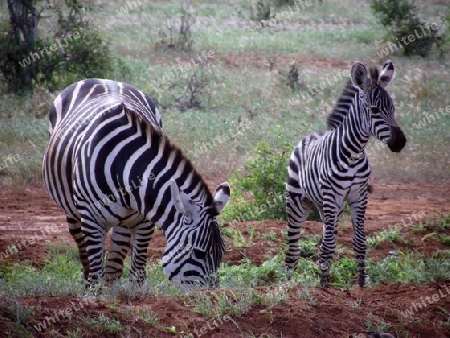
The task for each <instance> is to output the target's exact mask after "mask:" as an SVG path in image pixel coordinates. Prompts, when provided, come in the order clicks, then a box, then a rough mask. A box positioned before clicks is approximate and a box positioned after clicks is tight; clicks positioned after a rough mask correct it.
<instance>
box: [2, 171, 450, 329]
mask: <svg viewBox="0 0 450 338" xmlns="http://www.w3.org/2000/svg"><path fill="white" fill-rule="evenodd" d="M214 181H215V179H214ZM211 183H212V182H211ZM211 186H215V185H213V184H211ZM374 186H375V191H374V193H373V194H371V196H370V202H369V207H368V211H367V220H366V231H367V233H368V234H369V235H370V234H373V233H375V232H377V231H380V230H382V229H385V228H387V227H389V226H393V225H394V224H399V225H398V226H399V228H400V230H401V232H402V234H404V235H405V237H406V239H407V240H408V241H407V243H397V244H396V243H392V242H385V243H382V245H380V246H379V247H377V248H375V249H372V250H370V251H369V253H368V256H369V257H370V258H376V259H377V258H380V257H385V256H386V255H387V254H388V253H389V252H390V251H392V250H401V251H405V250H408V251H417V252H421V253H424V254H427V255H428V254H433V253H436V252H437V251H438V250H441V249H445V248H447V249H448V247H445V246H444V245H443V244H441V243H440V242H439V241H438V240H437V239H436V236H431V237H429V238H427V239H424V238H423V236H424V233H414V232H411V231H409V230H410V229H409V222H410V220H409V218H410V219H411V220H413V221H415V222H414V223H415V224H417V223H418V221H420V220H422V221H425V220H426V219H429V218H433V217H435V215H436V212H446V213H449V212H450V203H449V202H450V189H449V187H448V186H442V185H441V186H437V185H426V184H420V185H412V184H411V185H376V184H375V185H374ZM402 220H403V223H402ZM228 226H229V227H232V228H235V229H237V230H239V231H241V232H242V233H243V234H244V237H245V238H246V239H248V238H249V235H248V229H249V227H254V230H255V236H254V238H253V240H252V241H251V242H247V243H244V245H243V246H242V247H237V248H236V247H232V245H231V243H232V239H231V238H228V237H227V238H226V242H227V252H226V255H225V258H224V261H226V262H228V263H229V264H239V262H240V261H241V259H242V258H244V257H246V258H248V259H250V260H251V261H252V262H254V263H256V264H260V263H261V262H263V261H264V260H266V259H267V258H268V257H271V256H273V255H274V254H276V253H277V252H279V248H280V245H281V243H284V241H285V240H284V239H283V237H282V235H281V232H282V231H284V230H285V223H284V222H279V221H266V222H244V223H236V224H234V223H233V224H230V225H228ZM304 229H305V230H304V233H305V234H320V231H321V225H320V224H319V223H317V222H307V223H306V225H305V227H304ZM271 231H273V232H274V233H275V237H276V238H275V239H273V240H268V239H266V237H267V236H266V237H265V236H264V235H266V234H268V233H270V232H271ZM337 241H338V244H339V245H340V246H342V247H346V248H347V249H349V250H351V241H352V229H351V226H350V225H349V222H348V221H346V222H344V224H340V226H339V230H338V238H337ZM14 244H15V245H16V247H17V248H18V249H19V252H17V253H14V254H12V253H11V250H10V248H11V245H14ZM47 244H52V245H70V246H73V245H74V242H73V241H72V238H71V237H70V235H69V234H68V231H67V229H66V225H65V219H64V215H63V213H62V212H61V211H60V210H59V208H58V207H57V206H56V205H55V204H54V203H53V201H52V200H51V199H50V198H49V197H48V194H47V192H46V191H45V189H44V188H43V187H40V186H28V187H26V188H22V187H2V188H1V189H0V253H2V254H3V256H1V258H2V259H1V261H0V271H1V268H2V266H5V265H8V264H10V263H13V262H19V261H20V262H24V261H28V262H30V263H31V264H33V265H35V266H39V265H41V264H42V262H43V261H44V260H45V257H46V255H47ZM164 246H165V241H164V238H163V237H162V235H161V233H160V232H157V233H156V234H155V236H154V238H153V239H152V241H151V244H150V247H149V257H150V259H153V260H155V259H160V258H161V255H162V253H163V250H164ZM349 252H351V251H349ZM5 256H6V257H5ZM0 287H1V279H0ZM439 292H440V294H439ZM291 293H297V294H298V290H292V291H291ZM433 295H440V296H439V299H438V300H437V301H435V302H433V303H432V304H430V305H427V306H426V307H425V308H423V309H420V310H419V311H417V312H414V314H413V316H412V317H402V316H401V315H400V312H399V311H401V310H403V311H404V310H405V309H408V308H410V307H411V306H413V305H414V304H416V306H419V304H420V302H422V301H424V302H425V300H424V299H425V297H426V296H430V297H432V296H433ZM449 295H450V281H440V282H438V283H436V284H433V285H404V284H398V283H381V284H380V285H378V286H376V287H373V288H367V289H365V290H360V289H357V288H355V289H351V290H344V291H343V290H337V289H334V288H331V289H328V290H322V289H320V288H312V289H311V297H312V298H310V300H309V301H308V300H305V299H302V298H301V297H298V296H295V295H293V297H290V300H289V301H288V302H287V303H279V304H277V305H276V306H273V307H264V306H256V307H252V308H251V310H249V311H248V312H247V313H246V314H245V315H242V316H231V318H232V321H227V322H223V323H219V322H217V321H216V322H214V321H211V320H210V321H207V319H205V318H204V317H202V316H201V315H200V314H198V313H196V312H194V311H193V309H191V308H190V307H189V306H188V305H185V304H184V302H183V300H182V299H179V298H169V297H152V296H147V297H146V298H145V299H137V300H132V301H129V300H128V301H127V300H120V301H118V303H117V304H111V303H110V302H109V303H108V302H106V301H102V300H100V299H96V298H92V299H78V298H76V297H32V298H22V299H20V300H19V302H20V303H21V304H22V305H25V306H33V307H35V309H39V311H36V310H35V312H34V318H35V320H36V322H39V321H41V320H45V318H46V316H48V317H52V316H54V315H55V313H56V312H55V311H57V310H66V309H71V308H75V309H78V310H77V311H76V312H75V313H74V315H73V316H72V317H71V318H62V319H60V320H58V321H57V322H56V323H55V324H54V325H53V329H52V331H49V330H47V331H46V332H45V333H39V334H38V332H37V331H36V330H34V329H33V328H31V329H30V332H34V333H35V336H39V337H44V336H52V337H53V336H63V334H64V333H66V332H68V331H74V330H76V329H77V328H81V329H82V330H83V331H84V332H89V335H88V336H89V337H104V336H117V337H119V336H121V335H113V334H106V333H102V332H98V331H96V330H95V329H92V328H89V327H87V326H86V324H85V322H84V320H83V318H84V317H85V316H86V315H89V316H90V317H97V316H98V315H100V314H104V315H107V316H109V317H111V318H119V319H120V321H121V323H122V326H123V327H125V326H129V327H130V328H131V331H130V332H129V335H128V336H131V337H140V336H144V337H166V336H167V337H169V336H177V335H178V336H179V335H180V332H184V334H185V335H187V334H188V333H191V334H192V337H198V336H202V337H217V338H218V337H244V336H251V334H254V336H256V337H269V335H270V336H275V337H280V336H281V333H282V337H367V336H368V335H366V332H365V331H367V323H365V321H367V315H368V314H369V313H370V314H371V315H370V316H371V321H372V322H373V323H380V322H381V321H382V320H383V321H384V322H388V323H389V324H390V325H389V329H387V331H388V332H390V333H396V335H397V337H450V296H449ZM1 301H4V300H0V302H1ZM413 302H414V304H413ZM73 304H75V305H73ZM5 308H6V307H5V306H0V336H7V335H8V333H9V334H10V336H13V337H16V336H17V337H19V336H22V335H21V334H20V333H17V331H15V327H16V326H15V323H14V315H13V314H11V313H9V312H8V311H6V310H5ZM130 308H133V309H134V310H136V309H137V308H144V309H148V310H150V311H151V312H152V313H154V314H155V315H156V316H157V317H158V318H159V322H158V325H157V326H156V327H154V326H151V325H149V324H146V323H145V322H143V321H142V320H138V319H136V318H135V317H133V316H132V315H131V314H130V313H131V312H130V311H129V309H130ZM171 326H175V328H176V332H177V334H173V333H169V332H168V331H167V327H171ZM33 330H34V331H33ZM196 332H197V333H196ZM123 334H124V331H122V335H123Z"/></svg>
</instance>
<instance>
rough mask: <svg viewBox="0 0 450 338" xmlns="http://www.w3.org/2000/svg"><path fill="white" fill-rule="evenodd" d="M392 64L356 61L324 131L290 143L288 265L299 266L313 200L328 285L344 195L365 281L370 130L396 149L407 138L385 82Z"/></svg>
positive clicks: (290, 267) (323, 277)
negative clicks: (320, 226) (320, 225)
mask: <svg viewBox="0 0 450 338" xmlns="http://www.w3.org/2000/svg"><path fill="white" fill-rule="evenodd" d="M394 73H395V69H394V65H393V63H392V61H390V60H389V61H387V62H386V63H385V64H384V66H383V70H382V71H381V73H380V72H379V70H378V69H377V68H376V67H371V68H370V76H369V72H368V70H367V68H366V67H365V66H364V65H363V64H361V63H359V62H356V63H355V64H354V65H353V67H352V70H351V84H348V85H347V87H346V89H344V92H343V93H342V95H341V97H340V98H339V100H338V103H337V105H336V107H335V108H334V110H333V112H332V113H331V114H330V116H329V117H328V119H327V125H328V129H329V130H328V131H326V132H325V133H322V134H319V133H315V134H312V135H309V136H306V137H304V138H303V139H302V140H301V141H300V142H299V143H298V144H297V145H296V146H295V148H294V150H293V152H292V154H291V157H290V162H289V167H288V178H287V182H286V212H287V218H288V225H287V230H288V241H289V247H288V250H287V252H286V266H287V268H288V270H294V269H296V267H297V264H298V259H299V257H300V249H299V247H298V242H299V239H300V230H301V226H302V224H303V222H304V221H305V220H306V218H307V216H308V213H309V210H310V209H311V207H312V205H313V204H315V205H316V207H317V208H318V210H319V213H320V216H321V218H322V222H323V234H322V240H321V243H320V245H319V265H320V270H321V284H322V286H323V287H327V286H328V276H329V269H330V261H331V259H332V257H333V255H334V252H335V249H336V238H335V230H336V226H337V222H338V219H339V216H340V214H341V213H342V210H343V207H344V202H345V201H347V202H348V204H349V206H350V210H351V218H352V225H353V230H354V235H353V248H354V251H355V254H356V259H357V264H358V274H359V279H358V282H359V285H360V286H361V287H363V286H364V283H365V256H366V238H365V231H364V217H365V211H366V206H367V199H368V190H369V188H368V179H369V175H370V167H369V162H368V158H367V156H366V153H365V147H366V145H367V143H368V141H369V138H370V137H371V136H375V137H376V138H377V139H378V140H380V141H382V142H384V143H386V144H387V146H388V147H389V149H390V150H391V151H393V152H399V151H401V150H402V149H403V147H404V146H405V144H406V138H405V135H404V134H403V132H402V130H401V129H400V127H399V126H398V124H397V122H396V120H395V116H394V112H395V107H394V104H393V101H392V98H391V97H390V95H389V93H388V92H387V91H386V89H385V88H386V86H388V85H389V83H390V82H391V81H392V79H393V77H394Z"/></svg>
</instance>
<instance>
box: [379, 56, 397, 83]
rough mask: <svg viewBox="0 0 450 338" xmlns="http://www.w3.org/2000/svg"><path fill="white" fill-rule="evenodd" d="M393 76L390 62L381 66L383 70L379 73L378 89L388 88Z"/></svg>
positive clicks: (393, 69) (393, 72) (393, 70)
mask: <svg viewBox="0 0 450 338" xmlns="http://www.w3.org/2000/svg"><path fill="white" fill-rule="evenodd" d="M394 76H395V68H394V63H393V62H392V61H391V60H387V61H386V62H385V63H384V65H383V70H382V71H381V73H380V77H379V79H378V84H379V85H380V87H382V88H385V87H387V86H389V84H390V83H391V81H392V79H393V78H394Z"/></svg>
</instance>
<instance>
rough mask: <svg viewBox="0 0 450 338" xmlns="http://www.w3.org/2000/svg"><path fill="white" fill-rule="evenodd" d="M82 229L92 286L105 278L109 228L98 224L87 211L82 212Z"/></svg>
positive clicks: (89, 278) (89, 279)
mask: <svg viewBox="0 0 450 338" xmlns="http://www.w3.org/2000/svg"><path fill="white" fill-rule="evenodd" d="M81 229H82V231H83V233H84V236H85V243H86V248H87V253H88V257H89V277H88V281H89V284H90V286H93V285H94V284H96V283H98V282H99V281H103V279H104V266H103V265H104V256H105V239H106V233H107V230H106V229H105V228H104V227H102V226H100V225H99V224H97V223H96V222H95V220H94V218H93V217H92V216H91V215H90V214H89V213H87V212H85V211H83V212H82V213H81Z"/></svg>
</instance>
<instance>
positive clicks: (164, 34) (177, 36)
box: [155, 5, 197, 51]
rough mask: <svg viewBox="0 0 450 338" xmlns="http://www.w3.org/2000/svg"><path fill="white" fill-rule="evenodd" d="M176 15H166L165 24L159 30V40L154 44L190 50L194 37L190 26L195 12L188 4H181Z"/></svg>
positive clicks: (194, 19)
mask: <svg viewBox="0 0 450 338" xmlns="http://www.w3.org/2000/svg"><path fill="white" fill-rule="evenodd" d="M178 15H179V16H178V17H174V16H173V15H172V14H169V15H167V18H166V23H165V25H161V26H162V28H161V29H160V31H159V36H160V37H161V40H160V41H158V42H157V43H156V44H155V47H157V48H164V49H165V48H167V49H176V50H181V51H190V50H192V47H193V44H194V39H193V38H192V31H191V28H192V26H193V25H194V24H195V21H196V19H197V14H196V13H195V12H194V11H193V10H192V9H191V8H189V6H188V5H182V6H181V8H180V9H179V10H178Z"/></svg>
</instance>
